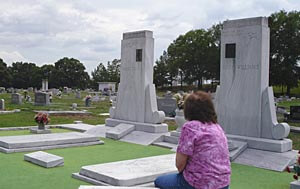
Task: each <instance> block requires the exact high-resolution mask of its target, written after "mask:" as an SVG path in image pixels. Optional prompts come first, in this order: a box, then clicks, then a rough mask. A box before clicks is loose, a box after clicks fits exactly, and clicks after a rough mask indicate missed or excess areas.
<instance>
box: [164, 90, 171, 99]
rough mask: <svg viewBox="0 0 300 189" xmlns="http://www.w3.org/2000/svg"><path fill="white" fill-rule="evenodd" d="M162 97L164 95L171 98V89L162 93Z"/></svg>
mask: <svg viewBox="0 0 300 189" xmlns="http://www.w3.org/2000/svg"><path fill="white" fill-rule="evenodd" d="M164 97H165V98H172V97H173V95H172V92H171V91H167V92H166V93H165V94H164Z"/></svg>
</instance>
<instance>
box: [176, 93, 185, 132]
mask: <svg viewBox="0 0 300 189" xmlns="http://www.w3.org/2000/svg"><path fill="white" fill-rule="evenodd" d="M187 96H188V93H184V94H183V95H181V94H179V93H176V94H175V95H174V96H173V97H174V98H175V99H176V102H177V109H176V110H175V122H176V125H177V129H176V131H177V132H181V128H182V126H183V125H184V123H185V122H186V120H185V118H184V113H183V108H184V100H185V99H186V98H187Z"/></svg>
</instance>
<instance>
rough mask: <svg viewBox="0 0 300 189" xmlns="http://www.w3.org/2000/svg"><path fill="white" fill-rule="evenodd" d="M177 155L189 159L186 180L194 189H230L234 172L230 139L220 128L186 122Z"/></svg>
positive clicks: (185, 171)
mask: <svg viewBox="0 0 300 189" xmlns="http://www.w3.org/2000/svg"><path fill="white" fill-rule="evenodd" d="M177 152H180V153H182V154H186V155H188V156H189V159H188V162H187V165H186V167H185V169H184V171H183V176H184V178H185V180H186V181H187V182H188V183H189V184H190V185H192V186H193V187H195V188H201V189H220V188H223V187H225V186H228V185H229V183H230V173H231V169H230V161H229V151H228V145H227V138H226V136H225V134H224V131H223V129H222V128H221V126H220V125H219V124H212V123H205V124H203V123H201V122H199V121H189V122H186V123H185V124H184V125H183V127H182V131H181V136H180V139H179V144H178V148H177Z"/></svg>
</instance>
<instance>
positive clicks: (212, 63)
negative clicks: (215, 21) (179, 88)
mask: <svg viewBox="0 0 300 189" xmlns="http://www.w3.org/2000/svg"><path fill="white" fill-rule="evenodd" d="M213 31H214V30H212V31H206V30H204V29H199V30H191V31H189V32H187V33H186V34H185V35H180V36H179V37H178V38H177V39H176V40H175V41H174V42H173V43H171V44H170V46H169V47H168V54H169V57H170V58H169V61H170V66H169V67H170V68H172V69H174V70H173V73H176V72H175V71H177V75H178V71H179V69H180V70H182V72H183V76H184V81H185V82H187V83H189V84H191V83H193V82H194V81H198V88H202V83H203V81H202V80H203V78H205V79H213V78H215V77H217V76H216V75H217V69H218V65H219V63H218V58H217V56H218V55H219V46H218V43H217V42H216V39H217V35H215V33H214V32H213ZM175 69H176V70H175Z"/></svg>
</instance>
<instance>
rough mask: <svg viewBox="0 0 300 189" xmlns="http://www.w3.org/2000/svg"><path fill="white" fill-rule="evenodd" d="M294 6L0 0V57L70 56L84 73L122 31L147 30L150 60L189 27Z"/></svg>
mask: <svg viewBox="0 0 300 189" xmlns="http://www.w3.org/2000/svg"><path fill="white" fill-rule="evenodd" d="M282 9H284V10H286V11H291V10H300V0H244V1H242V0H52V1H51V0H26V1H24V0H0V58H2V59H3V60H4V61H5V62H6V63H7V64H9V65H11V63H12V62H15V61H29V62H33V63H36V64H37V65H39V66H40V65H43V64H50V63H52V64H53V63H54V62H56V61H57V60H59V59H60V58H63V57H73V58H76V59H79V60H80V61H81V62H82V63H84V65H85V67H86V68H87V71H88V72H89V73H90V72H91V71H92V70H93V69H95V68H96V66H97V65H98V64H99V63H100V62H103V63H106V62H107V61H110V60H112V59H114V58H120V54H121V52H120V49H121V47H120V45H121V38H122V33H123V32H128V31H135V30H152V31H153V32H154V38H155V59H157V58H158V57H159V56H160V55H161V54H162V51H163V50H165V49H167V47H168V45H169V44H170V43H171V42H172V41H173V40H174V39H176V38H177V37H178V35H180V34H184V33H186V32H187V31H189V30H191V29H199V28H205V29H206V28H209V27H211V26H212V25H213V24H216V23H219V22H222V21H224V20H226V19H238V18H245V17H257V16H269V15H270V14H271V13H274V12H276V11H279V10H282Z"/></svg>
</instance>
